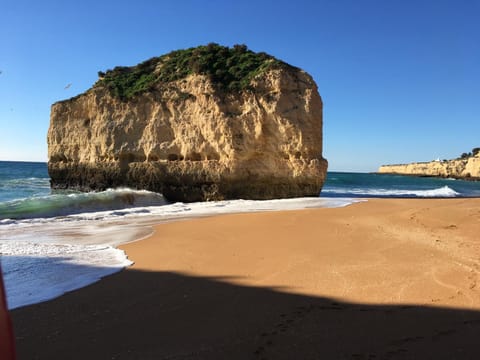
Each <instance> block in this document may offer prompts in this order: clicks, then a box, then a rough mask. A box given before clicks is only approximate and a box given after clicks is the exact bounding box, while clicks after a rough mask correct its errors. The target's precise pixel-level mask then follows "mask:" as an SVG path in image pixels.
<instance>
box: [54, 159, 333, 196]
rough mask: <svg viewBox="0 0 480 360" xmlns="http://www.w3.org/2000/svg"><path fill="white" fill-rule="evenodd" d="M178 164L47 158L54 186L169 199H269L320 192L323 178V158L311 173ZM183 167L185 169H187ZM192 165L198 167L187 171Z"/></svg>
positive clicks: (312, 165) (315, 164) (311, 166)
mask: <svg viewBox="0 0 480 360" xmlns="http://www.w3.org/2000/svg"><path fill="white" fill-rule="evenodd" d="M188 165H190V166H183V167H180V166H178V165H177V164H171V163H168V162H143V163H130V164H127V165H124V166H121V165H120V164H97V165H95V166H88V165H83V164H72V163H70V164H68V163H51V164H49V173H50V176H51V179H52V180H51V187H52V188H53V189H71V190H79V191H103V190H106V189H109V188H118V187H129V188H132V189H145V190H149V191H153V192H157V193H161V194H163V196H165V198H166V199H168V200H169V201H173V202H176V201H181V202H195V201H217V200H226V199H253V200H268V199H277V198H294V197H308V196H319V189H321V188H322V186H323V183H324V181H325V176H322V174H323V173H325V172H326V168H327V164H326V161H324V162H322V163H319V162H314V164H311V165H310V169H311V171H310V175H307V176H305V175H302V176H297V177H290V178H286V177H284V176H282V177H275V176H272V175H267V174H266V175H258V174H255V175H254V174H249V173H248V172H244V173H243V175H240V176H239V174H238V172H237V173H235V176H231V174H230V172H223V173H222V172H213V171H211V169H212V167H213V168H218V167H219V166H220V165H218V164H217V166H215V165H213V166H212V164H209V166H208V168H207V167H205V166H202V165H201V164H188ZM186 167H188V168H189V169H188V171H186V169H185V168H186ZM192 167H197V168H198V169H197V170H198V171H192V169H191V168H192Z"/></svg>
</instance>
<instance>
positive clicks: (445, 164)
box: [378, 152, 480, 180]
mask: <svg viewBox="0 0 480 360" xmlns="http://www.w3.org/2000/svg"><path fill="white" fill-rule="evenodd" d="M464 155H465V154H464ZM378 173H383V174H399V175H415V176H432V177H444V178H456V179H465V180H480V152H476V153H474V154H469V155H467V156H462V158H459V159H454V160H443V161H440V160H436V161H430V162H418V163H411V164H400V165H382V166H380V168H379V169H378Z"/></svg>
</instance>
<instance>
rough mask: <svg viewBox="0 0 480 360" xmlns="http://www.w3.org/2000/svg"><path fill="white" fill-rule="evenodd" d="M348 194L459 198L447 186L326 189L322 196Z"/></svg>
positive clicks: (456, 193) (457, 194)
mask: <svg viewBox="0 0 480 360" xmlns="http://www.w3.org/2000/svg"><path fill="white" fill-rule="evenodd" d="M347 191H348V193H349V194H350V195H351V196H363V197H371V196H373V197H412V198H414V197H428V198H449V197H457V196H460V194H459V193H458V192H456V191H455V190H453V189H451V188H450V187H448V186H443V187H440V188H435V189H382V188H374V189H368V188H349V189H344V188H328V189H324V191H323V194H325V195H335V194H345V193H346V192H347Z"/></svg>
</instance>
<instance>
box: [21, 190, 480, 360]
mask: <svg viewBox="0 0 480 360" xmlns="http://www.w3.org/2000/svg"><path fill="white" fill-rule="evenodd" d="M479 230H480V199H370V200H368V201H366V202H361V203H357V204H353V205H350V206H347V207H344V208H334V209H326V208H324V209H308V210H300V211H288V212H287V211H286V212H265V213H249V214H235V215H223V216H216V217H210V218H201V219H191V220H186V221H178V222H172V223H167V224H161V225H157V226H156V227H155V232H154V234H153V235H152V236H151V237H149V238H147V239H145V240H142V241H137V242H134V243H130V244H127V245H124V246H122V247H121V248H122V249H124V250H125V251H126V253H127V254H128V256H129V258H130V259H131V260H132V261H134V262H135V264H134V266H132V267H130V268H128V269H126V270H124V271H122V272H120V273H118V274H115V275H113V276H109V277H107V278H104V279H103V280H101V281H100V282H98V283H96V284H94V285H91V286H89V287H86V288H83V289H80V290H78V291H74V292H72V293H69V294H66V295H64V296H62V297H60V298H58V299H56V300H53V301H49V302H45V303H41V304H37V305H33V306H28V307H24V308H20V309H17V310H14V311H12V318H13V322H14V327H15V335H16V341H17V342H16V344H17V352H18V356H19V359H25V360H27V359H29V360H30V359H479V358H480V346H479V341H478V338H479V334H480V236H479Z"/></svg>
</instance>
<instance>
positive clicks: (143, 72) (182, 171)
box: [48, 44, 327, 201]
mask: <svg viewBox="0 0 480 360" xmlns="http://www.w3.org/2000/svg"><path fill="white" fill-rule="evenodd" d="M199 49H200V50H199ZM185 51H189V52H190V53H188V54H185V53H184V52H185ZM205 54H207V55H208V56H207V60H205ZM219 57H220V60H217V58H219ZM179 58H180V60H179ZM192 58H193V60H192ZM172 59H173V60H172ZM212 59H213V60H212ZM222 59H223V60H222ZM229 59H230V60H229ZM238 59H240V60H238ZM242 59H243V60H242ZM245 59H247V60H245ZM248 59H250V60H248ZM204 60H205V61H207V62H205V61H204ZM257 60H258V61H257ZM229 61H230V63H229ZM242 61H243V62H242ZM172 62H173V65H172ZM212 62H213V65H212ZM182 64H183V65H182ZM232 64H233V65H232ZM245 64H247V65H245ZM182 66H183V67H182ZM235 66H236V68H235ZM242 66H243V67H242ZM184 67H186V68H187V69H186V70H185V68H184ZM232 69H233V70H232ZM245 69H246V70H245ZM242 71H243V72H242ZM232 74H233V75H232ZM99 76H100V79H99V81H97V83H96V84H95V85H94V86H93V87H92V88H91V89H89V90H88V91H86V92H85V93H83V94H81V95H79V96H77V97H75V98H72V99H69V100H66V101H61V102H57V103H55V104H54V105H52V109H51V119H50V127H49V131H48V155H49V162H48V170H49V174H50V177H51V185H52V187H53V188H73V189H79V190H82V191H90V190H103V189H106V188H113V187H120V186H128V187H132V188H137V189H148V190H151V191H156V192H160V193H163V194H164V196H165V197H166V198H167V199H170V200H173V201H203V200H218V199H232V198H245V199H271V198H286V197H299V196H317V195H318V194H319V192H320V190H321V188H322V185H323V182H324V179H325V175H326V169H327V162H326V160H325V159H323V158H322V101H321V98H320V96H319V94H318V91H317V86H316V84H315V82H314V81H313V79H312V78H311V76H309V75H308V74H307V73H305V72H304V71H302V70H300V69H298V68H295V67H293V66H290V65H288V64H285V63H283V62H281V61H279V60H277V59H275V58H273V57H271V56H268V55H266V54H264V53H261V54H256V53H253V52H251V51H250V50H247V49H246V47H244V46H242V47H238V46H237V47H235V48H233V49H231V48H225V47H222V46H219V45H216V44H213V45H212V44H211V45H208V46H205V47H199V48H194V49H187V50H181V51H177V52H174V53H171V54H167V55H164V56H163V57H159V58H154V59H151V60H149V61H147V62H145V63H142V64H139V65H137V66H136V67H131V68H125V67H122V68H116V69H114V70H110V71H107V72H106V73H99ZM122 76H123V77H122Z"/></svg>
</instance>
